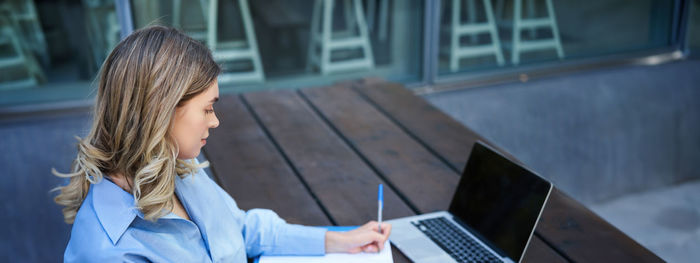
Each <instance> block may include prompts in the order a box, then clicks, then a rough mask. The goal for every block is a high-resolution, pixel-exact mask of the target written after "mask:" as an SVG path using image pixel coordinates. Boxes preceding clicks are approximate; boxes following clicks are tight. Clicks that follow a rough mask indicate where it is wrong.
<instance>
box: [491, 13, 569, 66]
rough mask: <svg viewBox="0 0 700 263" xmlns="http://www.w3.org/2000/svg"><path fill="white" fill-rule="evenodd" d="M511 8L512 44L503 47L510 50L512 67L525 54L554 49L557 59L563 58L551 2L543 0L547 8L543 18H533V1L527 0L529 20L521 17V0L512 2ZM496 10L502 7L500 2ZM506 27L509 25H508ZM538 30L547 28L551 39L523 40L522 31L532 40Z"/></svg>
mask: <svg viewBox="0 0 700 263" xmlns="http://www.w3.org/2000/svg"><path fill="white" fill-rule="evenodd" d="M514 1H515V2H514V7H513V23H512V29H513V39H512V44H510V45H505V48H507V49H510V50H511V62H512V63H513V64H514V65H518V64H519V63H520V55H521V54H522V53H525V52H531V51H538V50H547V49H554V50H556V52H557V56H558V57H559V59H563V58H564V50H563V48H562V45H561V40H560V38H559V28H558V27H557V21H556V17H555V14H554V6H553V5H552V0H545V4H546V6H547V15H546V16H545V17H540V18H535V17H534V13H535V6H534V1H533V0H528V13H529V16H530V17H529V18H523V17H522V0H514ZM498 6H499V7H498V8H499V9H501V8H502V6H503V3H502V0H501V1H499V3H498ZM507 25H510V23H508V24H507ZM538 28H549V29H550V30H552V38H550V39H533V40H523V39H522V31H523V30H528V31H529V35H530V37H532V38H535V36H536V31H535V30H536V29H538Z"/></svg>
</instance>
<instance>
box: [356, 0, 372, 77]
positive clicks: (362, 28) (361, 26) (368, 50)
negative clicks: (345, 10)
mask: <svg viewBox="0 0 700 263" xmlns="http://www.w3.org/2000/svg"><path fill="white" fill-rule="evenodd" d="M354 2H355V16H356V18H357V20H356V21H357V28H358V31H359V33H360V38H362V39H363V41H362V50H363V53H364V54H363V55H364V57H365V60H366V61H367V65H368V66H369V67H370V68H374V54H373V53H372V46H371V45H370V41H369V32H367V31H368V29H367V23H366V22H365V18H364V16H363V14H362V3H361V2H360V0H354Z"/></svg>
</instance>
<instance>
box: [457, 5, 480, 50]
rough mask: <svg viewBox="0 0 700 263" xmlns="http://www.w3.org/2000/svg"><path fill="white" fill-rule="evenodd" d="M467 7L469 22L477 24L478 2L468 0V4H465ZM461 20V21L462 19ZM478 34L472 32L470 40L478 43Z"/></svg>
mask: <svg viewBox="0 0 700 263" xmlns="http://www.w3.org/2000/svg"><path fill="white" fill-rule="evenodd" d="M464 7H465V9H467V10H466V11H467V12H466V13H467V17H468V18H467V20H469V24H476V4H475V3H474V0H467V5H466V6H464ZM460 22H461V21H460ZM476 40H477V36H476V35H473V34H470V35H469V41H470V42H471V43H472V44H476Z"/></svg>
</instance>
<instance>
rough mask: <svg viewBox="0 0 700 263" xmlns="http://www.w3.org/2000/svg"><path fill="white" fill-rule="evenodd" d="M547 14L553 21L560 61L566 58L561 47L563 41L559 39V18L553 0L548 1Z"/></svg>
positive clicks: (553, 33) (553, 32) (553, 31)
mask: <svg viewBox="0 0 700 263" xmlns="http://www.w3.org/2000/svg"><path fill="white" fill-rule="evenodd" d="M547 12H548V13H549V19H551V22H552V23H551V25H552V36H553V37H554V41H556V43H557V44H556V50H557V56H559V59H563V58H564V49H563V48H562V46H561V39H560V38H559V27H558V26H557V18H556V16H555V15H554V6H553V5H552V0H547Z"/></svg>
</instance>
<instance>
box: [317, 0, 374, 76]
mask: <svg viewBox="0 0 700 263" xmlns="http://www.w3.org/2000/svg"><path fill="white" fill-rule="evenodd" d="M351 1H352V2H351ZM334 4H335V0H316V2H315V4H314V11H313V15H312V18H311V39H310V40H309V49H308V54H307V55H308V61H307V69H308V70H311V68H312V67H313V66H317V67H318V68H319V69H320V71H321V73H322V74H324V75H325V74H329V73H332V72H338V71H349V70H369V69H372V68H374V56H373V55H372V48H371V46H370V41H369V33H368V32H367V23H366V22H365V17H364V14H363V13H362V3H361V2H360V0H345V7H344V11H345V21H346V22H345V23H346V28H345V30H344V31H334V30H333V5H334ZM322 7H323V13H321V8H322ZM352 13H354V15H353V14H352ZM320 20H322V22H323V23H322V27H321V28H319V25H321V24H320V22H321V21H320ZM355 28H356V29H357V31H358V33H359V34H358V35H355V34H353V32H354V29H355ZM319 31H320V32H319ZM317 46H318V47H319V49H320V53H321V54H320V55H319V54H318V52H317V50H316V47H317ZM353 48H355V49H356V48H360V49H361V50H362V56H361V57H360V58H350V59H345V60H335V61H334V60H331V54H332V53H333V51H343V50H349V49H353Z"/></svg>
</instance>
